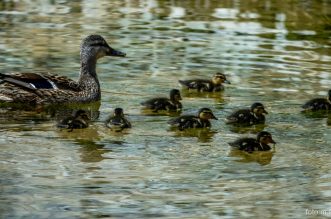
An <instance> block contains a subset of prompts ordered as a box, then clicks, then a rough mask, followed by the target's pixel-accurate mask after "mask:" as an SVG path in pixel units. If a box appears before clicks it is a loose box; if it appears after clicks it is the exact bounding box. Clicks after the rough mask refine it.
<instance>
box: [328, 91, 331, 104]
mask: <svg viewBox="0 0 331 219" xmlns="http://www.w3.org/2000/svg"><path fill="white" fill-rule="evenodd" d="M328 100H329V101H330V102H331V90H329V92H328Z"/></svg>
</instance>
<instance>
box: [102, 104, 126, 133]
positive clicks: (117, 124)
mask: <svg viewBox="0 0 331 219" xmlns="http://www.w3.org/2000/svg"><path fill="white" fill-rule="evenodd" d="M106 126H107V127H108V128H110V129H111V130H113V131H115V132H121V131H122V130H124V129H127V128H131V127H132V126H131V123H130V122H129V120H128V119H126V118H125V116H124V112H123V109H122V108H116V109H115V110H114V113H113V115H112V116H110V117H109V118H108V119H107V120H106Z"/></svg>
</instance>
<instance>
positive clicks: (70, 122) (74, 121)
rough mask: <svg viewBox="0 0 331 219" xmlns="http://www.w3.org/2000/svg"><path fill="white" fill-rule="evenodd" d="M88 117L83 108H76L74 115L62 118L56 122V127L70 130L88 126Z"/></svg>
mask: <svg viewBox="0 0 331 219" xmlns="http://www.w3.org/2000/svg"><path fill="white" fill-rule="evenodd" d="M89 122H90V117H89V116H88V114H87V112H86V111H85V110H77V111H76V113H75V114H74V116H70V117H68V118H65V119H63V120H62V121H61V122H60V123H58V124H57V127H58V128H65V129H69V130H68V131H69V132H71V131H72V130H73V129H83V128H87V127H88V126H89Z"/></svg>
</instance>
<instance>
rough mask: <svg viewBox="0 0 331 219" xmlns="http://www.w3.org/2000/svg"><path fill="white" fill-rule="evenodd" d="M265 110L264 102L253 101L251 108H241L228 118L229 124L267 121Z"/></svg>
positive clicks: (250, 123) (252, 123) (251, 123)
mask: <svg viewBox="0 0 331 219" xmlns="http://www.w3.org/2000/svg"><path fill="white" fill-rule="evenodd" d="M265 114H268V112H267V111H266V110H265V108H264V106H263V104H262V103H253V104H252V105H251V107H250V109H239V110H237V111H235V112H233V113H232V114H231V115H230V116H228V117H227V118H226V123H227V124H238V125H255V124H261V123H262V124H263V123H265V116H264V115H265Z"/></svg>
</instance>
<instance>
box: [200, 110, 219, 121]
mask: <svg viewBox="0 0 331 219" xmlns="http://www.w3.org/2000/svg"><path fill="white" fill-rule="evenodd" d="M198 117H199V118H200V119H202V120H209V119H215V120H218V119H217V118H216V116H215V115H214V114H213V112H212V111H211V109H209V108H201V109H200V110H199V112H198Z"/></svg>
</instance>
